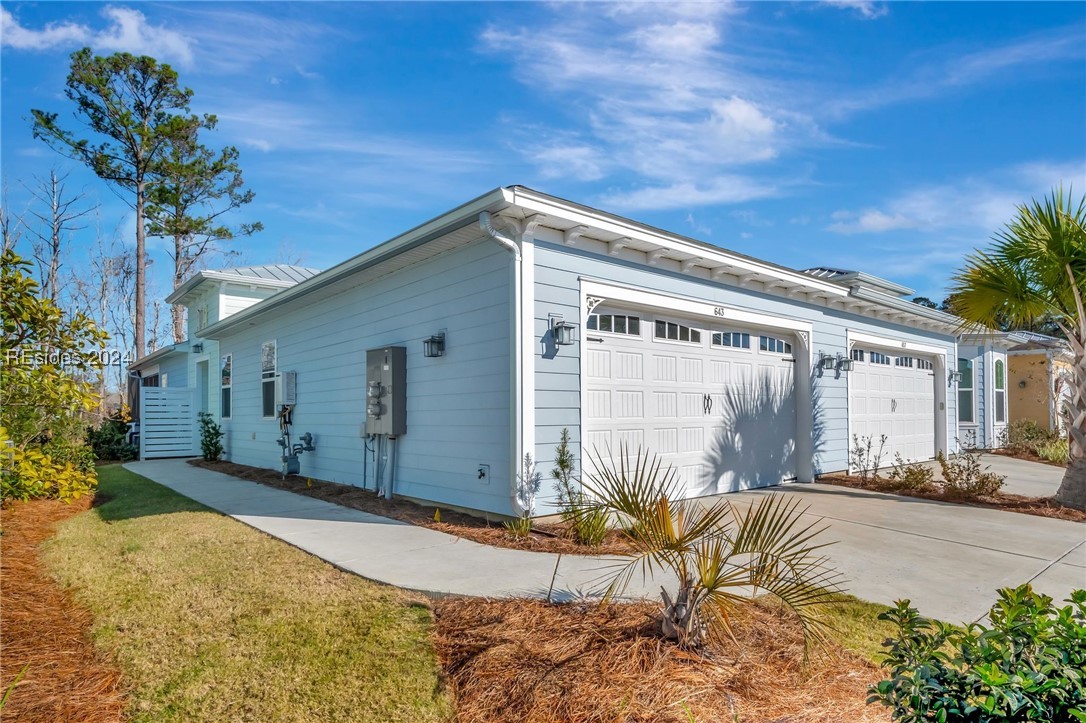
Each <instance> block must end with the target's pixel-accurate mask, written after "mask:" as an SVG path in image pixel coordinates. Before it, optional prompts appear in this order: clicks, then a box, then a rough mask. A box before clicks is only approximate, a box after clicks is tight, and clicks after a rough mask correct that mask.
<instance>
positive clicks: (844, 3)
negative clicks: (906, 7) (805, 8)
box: [823, 0, 890, 20]
mask: <svg viewBox="0 0 1086 723" xmlns="http://www.w3.org/2000/svg"><path fill="white" fill-rule="evenodd" d="M823 3H824V4H826V5H829V6H831V7H835V8H842V9H845V10H854V11H856V12H857V13H859V14H860V15H862V16H863V17H865V18H867V19H868V20H874V19H876V18H881V17H882V16H884V15H886V14H887V13H888V12H890V9H889V8H888V7H886V5H884V4H882V3H876V2H872V1H871V0H823Z"/></svg>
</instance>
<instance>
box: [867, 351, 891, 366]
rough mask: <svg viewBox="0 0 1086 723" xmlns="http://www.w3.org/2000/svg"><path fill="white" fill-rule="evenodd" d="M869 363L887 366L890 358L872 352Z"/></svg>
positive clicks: (880, 353)
mask: <svg viewBox="0 0 1086 723" xmlns="http://www.w3.org/2000/svg"><path fill="white" fill-rule="evenodd" d="M871 363H872V364H889V363H890V357H888V356H886V355H885V354H883V353H882V352H878V351H873V352H871Z"/></svg>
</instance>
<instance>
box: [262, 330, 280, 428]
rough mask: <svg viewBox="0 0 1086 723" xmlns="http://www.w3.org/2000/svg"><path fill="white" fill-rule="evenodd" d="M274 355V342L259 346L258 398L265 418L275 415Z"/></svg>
mask: <svg viewBox="0 0 1086 723" xmlns="http://www.w3.org/2000/svg"><path fill="white" fill-rule="evenodd" d="M275 357H276V349H275V342H274V341H266V342H264V343H263V344H262V345H261V347H260V399H261V416H262V417H264V418H265V419H268V418H273V417H275V364H276V360H275Z"/></svg>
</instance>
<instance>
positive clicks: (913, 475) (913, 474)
mask: <svg viewBox="0 0 1086 723" xmlns="http://www.w3.org/2000/svg"><path fill="white" fill-rule="evenodd" d="M894 464H895V465H896V466H895V467H894V468H893V469H891V470H890V474H889V475H888V477H887V486H888V487H890V488H891V489H896V490H912V491H915V492H923V491H926V490H929V489H931V488H932V482H931V481H932V479H933V478H934V476H935V473H934V472H933V471H932V469H931V467H928V466H927V465H925V464H921V463H919V462H912V463H906V462H905V460H904V459H902V457H901V454H900V453H896V454H895V455H894Z"/></svg>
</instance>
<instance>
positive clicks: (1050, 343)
mask: <svg viewBox="0 0 1086 723" xmlns="http://www.w3.org/2000/svg"><path fill="white" fill-rule="evenodd" d="M1019 334H1021V335H1022V336H1024V337H1025V338H1026V339H1027V341H1025V342H1023V343H1021V344H1018V345H1016V346H1013V347H1011V349H1010V351H1009V352H1008V357H1009V358H1008V367H1009V370H1010V373H1009V379H1008V382H1009V385H1010V391H1011V396H1010V419H1011V421H1012V422H1014V421H1018V420H1020V419H1028V420H1032V421H1034V422H1036V423H1037V424H1039V425H1040V426H1041V427H1042V428H1043V429H1045V430H1048V431H1050V432H1054V431H1059V432H1063V431H1065V429H1066V423H1065V416H1064V413H1063V410H1064V408H1065V406H1066V404H1067V402H1068V400H1069V399H1070V396H1071V384H1072V378H1071V374H1072V363H1073V361H1074V355H1073V354H1072V353H1071V347H1070V345H1069V344H1068V343H1067V342H1066V341H1065V340H1063V339H1059V338H1057V337H1053V336H1047V335H1044V334H1036V333H1033V332H1019Z"/></svg>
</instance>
